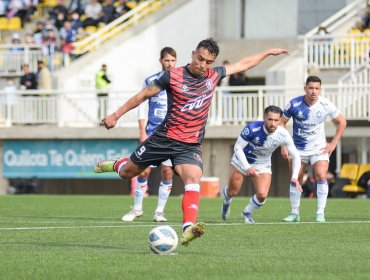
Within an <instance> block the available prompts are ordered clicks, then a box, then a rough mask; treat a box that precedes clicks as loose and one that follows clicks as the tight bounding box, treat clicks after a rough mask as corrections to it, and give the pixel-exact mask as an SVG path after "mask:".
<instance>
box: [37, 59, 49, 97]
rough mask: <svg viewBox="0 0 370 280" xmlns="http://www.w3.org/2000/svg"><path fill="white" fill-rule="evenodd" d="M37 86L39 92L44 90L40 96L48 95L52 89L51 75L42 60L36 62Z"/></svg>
mask: <svg viewBox="0 0 370 280" xmlns="http://www.w3.org/2000/svg"><path fill="white" fill-rule="evenodd" d="M37 70H38V71H37V84H38V89H39V90H44V91H45V92H44V93H42V95H48V93H49V91H50V90H51V89H52V79H51V73H50V71H49V69H48V67H47V66H46V65H45V63H44V61H43V60H39V61H37Z"/></svg>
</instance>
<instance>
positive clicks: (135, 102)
mask: <svg viewBox="0 0 370 280" xmlns="http://www.w3.org/2000/svg"><path fill="white" fill-rule="evenodd" d="M160 91H161V89H160V88H158V87H157V86H156V84H155V83H154V82H152V83H150V84H149V85H148V86H146V87H145V88H143V89H142V90H141V91H140V92H139V93H137V94H136V95H134V96H133V97H131V98H130V99H129V100H128V101H127V102H126V103H125V104H123V105H122V106H121V107H119V108H118V109H117V110H116V111H115V112H113V114H111V115H109V116H106V117H105V118H104V119H103V120H102V121H101V125H103V126H105V128H107V129H110V128H113V127H115V126H116V124H117V121H118V120H119V118H120V117H122V116H123V115H124V114H126V113H127V112H128V111H130V110H132V109H133V108H135V107H137V106H139V105H140V104H141V103H142V102H144V101H145V100H146V99H148V98H150V97H152V96H154V95H156V94H157V93H159V92H160Z"/></svg>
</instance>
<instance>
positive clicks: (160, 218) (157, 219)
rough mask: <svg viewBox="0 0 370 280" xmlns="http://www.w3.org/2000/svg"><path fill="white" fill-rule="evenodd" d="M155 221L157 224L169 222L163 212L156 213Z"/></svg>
mask: <svg viewBox="0 0 370 280" xmlns="http://www.w3.org/2000/svg"><path fill="white" fill-rule="evenodd" d="M153 220H154V221H155V222H167V219H166V217H165V216H164V215H163V212H155V213H154V217H153Z"/></svg>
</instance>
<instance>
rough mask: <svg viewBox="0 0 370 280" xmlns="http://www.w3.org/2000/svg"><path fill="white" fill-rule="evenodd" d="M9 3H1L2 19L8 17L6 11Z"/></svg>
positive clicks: (0, 15)
mask: <svg viewBox="0 0 370 280" xmlns="http://www.w3.org/2000/svg"><path fill="white" fill-rule="evenodd" d="M8 5H9V3H8V2H6V1H5V0H4V1H0V17H6V11H7V10H8Z"/></svg>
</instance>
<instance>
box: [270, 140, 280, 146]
mask: <svg viewBox="0 0 370 280" xmlns="http://www.w3.org/2000/svg"><path fill="white" fill-rule="evenodd" d="M271 145H272V146H273V147H276V146H279V141H278V140H276V139H274V140H272V143H271Z"/></svg>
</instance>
